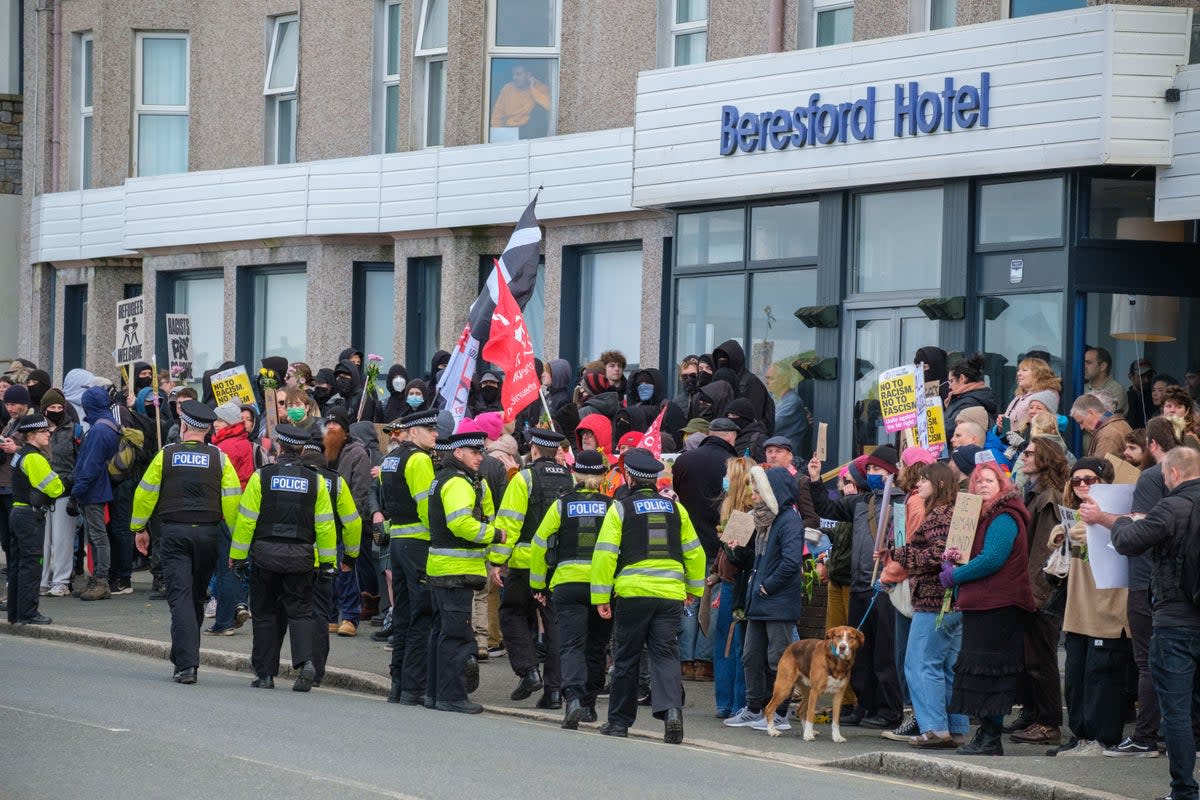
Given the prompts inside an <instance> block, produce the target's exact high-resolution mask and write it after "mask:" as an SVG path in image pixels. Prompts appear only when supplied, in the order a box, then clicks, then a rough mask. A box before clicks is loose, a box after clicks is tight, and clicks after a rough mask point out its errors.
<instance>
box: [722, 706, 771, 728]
mask: <svg viewBox="0 0 1200 800" xmlns="http://www.w3.org/2000/svg"><path fill="white" fill-rule="evenodd" d="M759 721H762V724H763V727H762V730H766V729H767V723H766V718H765V717H764V716H763V714H762V712H761V711H751V710H750V709H748V708H746V707H745V706H743V707H742V710H741V711H739V712H738V713H736V714H734V715H733V716H732V717H730V718H729V719H727V720H725V724H726V725H728V726H729V727H731V728H746V727H749V726H751V725H753V724H754V723H756V722H759Z"/></svg>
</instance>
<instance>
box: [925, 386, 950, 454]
mask: <svg viewBox="0 0 1200 800" xmlns="http://www.w3.org/2000/svg"><path fill="white" fill-rule="evenodd" d="M925 427H926V430H927V431H928V436H929V452H931V453H933V454H934V456H940V455H941V454H942V451H943V450H945V449H946V416H945V414H943V413H942V403H941V401H940V400H933V399H931V400H930V401H929V402H927V403H926V404H925Z"/></svg>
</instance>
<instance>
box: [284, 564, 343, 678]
mask: <svg viewBox="0 0 1200 800" xmlns="http://www.w3.org/2000/svg"><path fill="white" fill-rule="evenodd" d="M333 612H334V606H333V582H332V581H323V580H319V579H318V580H317V581H315V582H314V583H313V625H312V652H313V658H312V661H313V666H314V667H316V668H317V680H318V681H319V680H321V679H322V678H324V677H325V664H326V663H327V662H328V661H329V623H328V622H326V621H325V620H327V619H329V615H330V614H331V613H333ZM287 623H288V619H287V615H286V614H285V613H282V609H281V613H280V614H279V615H278V617H277V618H276V620H275V625H276V626H277V627H276V630H277V632H278V637H279V643H278V644H277V645H276V646H275V656H276V658H275V674H278V673H279V651H280V650H281V649H282V648H283V634H285V633H287Z"/></svg>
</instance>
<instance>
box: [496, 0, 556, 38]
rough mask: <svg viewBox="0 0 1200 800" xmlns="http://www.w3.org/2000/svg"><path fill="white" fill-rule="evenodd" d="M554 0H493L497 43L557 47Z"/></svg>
mask: <svg viewBox="0 0 1200 800" xmlns="http://www.w3.org/2000/svg"><path fill="white" fill-rule="evenodd" d="M556 5H557V3H556V2H555V0H495V7H496V37H495V41H496V46H497V47H557V46H558V31H557V30H556V27H557V21H558V20H557V8H556Z"/></svg>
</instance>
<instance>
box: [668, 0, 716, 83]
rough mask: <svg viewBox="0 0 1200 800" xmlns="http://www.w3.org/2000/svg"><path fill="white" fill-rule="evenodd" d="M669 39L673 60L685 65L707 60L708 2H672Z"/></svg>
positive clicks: (688, 0)
mask: <svg viewBox="0 0 1200 800" xmlns="http://www.w3.org/2000/svg"><path fill="white" fill-rule="evenodd" d="M673 2H674V5H675V13H674V14H672V15H671V38H672V40H673V46H672V49H673V51H674V57H675V60H674V61H673V62H672V63H673V64H674V65H675V66H677V67H680V66H683V65H685V64H702V63H704V62H705V61H706V60H707V59H708V0H673Z"/></svg>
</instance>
